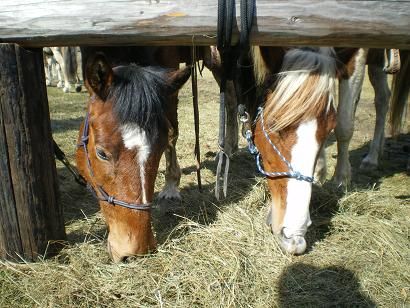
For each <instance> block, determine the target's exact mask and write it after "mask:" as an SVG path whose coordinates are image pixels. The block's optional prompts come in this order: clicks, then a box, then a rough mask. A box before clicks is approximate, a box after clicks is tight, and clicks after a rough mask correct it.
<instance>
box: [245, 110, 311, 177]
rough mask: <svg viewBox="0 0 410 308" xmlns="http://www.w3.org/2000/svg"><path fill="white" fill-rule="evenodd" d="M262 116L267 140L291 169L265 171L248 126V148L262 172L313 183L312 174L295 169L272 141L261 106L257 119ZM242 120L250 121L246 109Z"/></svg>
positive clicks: (263, 129) (262, 124) (267, 175)
mask: <svg viewBox="0 0 410 308" xmlns="http://www.w3.org/2000/svg"><path fill="white" fill-rule="evenodd" d="M258 116H260V119H261V127H262V131H263V134H264V135H265V138H266V140H267V141H268V142H269V144H270V145H271V146H272V148H273V149H274V151H275V152H276V154H277V155H278V156H279V158H280V159H281V160H282V161H283V162H284V163H285V164H286V165H287V166H288V169H289V171H286V172H269V171H265V170H264V169H263V167H262V163H261V154H260V152H259V150H258V148H257V147H256V145H255V143H254V142H253V139H252V131H251V130H250V129H249V128H248V129H247V130H246V131H245V138H246V141H247V142H248V150H249V152H250V153H251V154H252V155H255V156H256V166H257V167H258V170H259V172H260V173H262V174H263V175H264V176H266V177H269V178H275V177H288V178H294V179H296V180H299V181H306V182H309V183H313V180H314V179H313V177H312V176H306V175H303V174H301V173H300V172H299V171H295V170H294V169H293V167H292V165H291V163H290V162H289V161H288V160H287V159H286V158H285V157H284V156H283V155H282V153H281V152H280V151H279V149H278V148H277V147H276V146H275V144H274V143H273V142H272V140H271V139H270V137H269V134H268V132H267V131H266V130H265V125H264V121H263V108H262V107H259V108H258V113H257V114H256V118H255V121H256V119H257V118H258ZM240 121H241V122H242V123H247V122H249V114H248V113H247V112H246V111H245V112H244V114H243V115H240Z"/></svg>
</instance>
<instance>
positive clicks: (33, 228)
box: [0, 44, 65, 261]
mask: <svg viewBox="0 0 410 308" xmlns="http://www.w3.org/2000/svg"><path fill="white" fill-rule="evenodd" d="M0 188H1V191H0V208H1V210H0V258H6V259H11V260H14V261H20V260H21V259H20V257H22V258H24V259H25V260H35V259H36V258H37V257H38V256H39V255H44V254H45V253H46V251H48V252H50V251H52V250H53V249H54V248H55V247H56V246H55V245H53V242H54V241H59V240H64V239H65V231H64V220H63V213H62V208H61V206H60V205H59V204H58V202H57V197H58V185H57V172H56V166H55V161H54V151H53V144H52V138H51V126H50V117H49V110H48V102H47V90H46V86H45V80H44V64H43V53H42V49H40V48H37V49H34V50H26V49H23V48H21V47H19V46H17V45H14V44H0Z"/></svg>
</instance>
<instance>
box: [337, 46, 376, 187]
mask: <svg viewBox="0 0 410 308" xmlns="http://www.w3.org/2000/svg"><path fill="white" fill-rule="evenodd" d="M367 52H368V50H367V49H359V51H358V53H357V55H356V57H355V70H354V72H353V74H352V76H350V78H349V79H347V80H346V79H342V80H341V81H340V83H339V105H338V108H337V125H336V129H335V133H336V139H337V164H336V169H335V173H334V176H333V177H334V180H335V181H336V183H337V184H338V185H346V184H348V183H349V182H350V179H351V170H350V162H349V143H350V140H351V139H352V136H353V130H354V115H355V112H356V106H357V103H358V101H359V98H360V92H361V90H362V85H363V79H364V74H365V67H366V58H367Z"/></svg>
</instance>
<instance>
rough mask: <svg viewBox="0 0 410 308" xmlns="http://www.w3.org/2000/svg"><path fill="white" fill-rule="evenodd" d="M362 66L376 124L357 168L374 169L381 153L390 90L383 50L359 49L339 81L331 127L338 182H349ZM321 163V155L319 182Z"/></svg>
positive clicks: (323, 173)
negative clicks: (371, 88)
mask: <svg viewBox="0 0 410 308" xmlns="http://www.w3.org/2000/svg"><path fill="white" fill-rule="evenodd" d="M366 65H368V76H369V80H370V82H371V84H372V86H373V89H374V93H375V98H374V103H375V108H376V123H375V128H374V134H373V138H372V141H371V143H370V148H369V152H368V153H367V155H366V156H365V157H364V158H363V160H362V162H361V164H360V169H361V170H363V171H370V170H374V169H376V168H377V167H378V164H379V161H380V158H381V156H382V153H383V147H384V130H385V123H386V115H387V112H388V109H389V100H390V89H389V86H388V81H387V74H386V72H385V69H384V68H385V63H384V50H383V49H369V50H367V49H359V50H358V51H357V52H356V54H355V56H354V57H353V58H352V60H351V61H350V62H349V63H348V64H347V70H346V71H345V74H344V75H343V76H342V78H341V79H340V83H339V105H338V110H337V126H336V130H335V133H336V140H337V149H338V155H337V164H336V168H335V172H334V176H333V178H334V180H335V182H336V183H337V184H338V185H346V184H349V183H350V180H351V166H350V161H349V144H350V140H351V138H352V136H353V131H354V119H355V113H356V107H357V104H358V102H359V100H360V93H361V90H362V85H363V80H364V77H365V67H366ZM322 154H323V153H322ZM325 165H326V164H325V162H324V154H323V155H321V159H320V162H319V163H318V169H317V178H318V179H319V181H321V182H323V180H324V179H325V177H326V168H325Z"/></svg>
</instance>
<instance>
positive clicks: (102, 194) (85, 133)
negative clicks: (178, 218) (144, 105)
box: [77, 112, 151, 211]
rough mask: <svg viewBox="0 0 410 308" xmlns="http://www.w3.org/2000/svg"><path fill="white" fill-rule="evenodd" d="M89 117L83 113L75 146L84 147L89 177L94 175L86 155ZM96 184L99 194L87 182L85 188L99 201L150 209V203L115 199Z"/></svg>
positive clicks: (132, 207)
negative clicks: (81, 129) (83, 117)
mask: <svg viewBox="0 0 410 308" xmlns="http://www.w3.org/2000/svg"><path fill="white" fill-rule="evenodd" d="M89 117H90V116H89V113H88V112H87V114H86V115H85V119H84V127H83V134H82V136H81V141H80V143H79V144H78V145H77V146H78V147H82V148H83V149H84V153H85V157H86V159H87V165H88V170H89V171H90V175H91V177H94V172H93V169H92V168H91V161H90V157H89V155H88V149H87V145H88V137H89V136H88V130H89V126H90V125H89ZM96 186H97V191H98V193H99V194H97V191H96V190H95V189H94V187H93V186H92V185H91V184H90V183H87V188H88V189H89V190H90V191H91V193H92V194H93V195H94V197H95V198H97V199H98V200H100V201H105V202H108V203H109V204H111V205H113V206H116V205H119V206H122V207H125V208H127V209H131V210H139V211H149V210H151V203H145V204H135V203H128V202H125V201H121V200H118V199H115V197H114V196H111V195H109V194H108V193H107V192H106V191H105V190H104V188H103V187H102V186H101V185H98V184H97V185H96Z"/></svg>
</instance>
